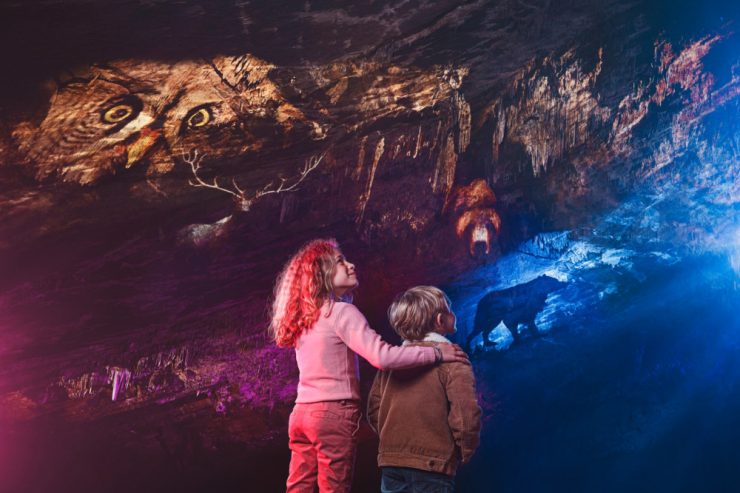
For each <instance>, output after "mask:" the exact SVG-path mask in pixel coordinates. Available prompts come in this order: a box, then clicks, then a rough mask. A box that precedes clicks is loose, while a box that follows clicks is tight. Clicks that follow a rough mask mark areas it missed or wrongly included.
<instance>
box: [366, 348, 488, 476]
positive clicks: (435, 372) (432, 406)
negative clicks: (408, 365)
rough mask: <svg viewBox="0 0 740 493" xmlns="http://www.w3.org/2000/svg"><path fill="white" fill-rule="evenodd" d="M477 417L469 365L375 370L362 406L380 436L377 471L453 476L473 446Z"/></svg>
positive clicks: (475, 446) (477, 434) (476, 439)
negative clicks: (391, 469)
mask: <svg viewBox="0 0 740 493" xmlns="http://www.w3.org/2000/svg"><path fill="white" fill-rule="evenodd" d="M414 345H429V343H424V342H418V343H415V344H414ZM480 415H481V411H480V407H478V401H477V398H476V394H475V377H474V376H473V369H472V367H471V366H470V365H469V364H465V363H442V364H440V365H437V366H425V367H419V368H412V369H408V370H393V371H379V372H378V373H377V375H375V381H374V382H373V387H372V389H371V390H370V396H369V399H368V407H367V416H368V420H369V421H370V426H372V427H373V429H374V430H375V431H376V433H378V435H379V436H380V446H379V448H378V466H380V467H385V466H392V467H411V468H414V469H421V470H424V471H432V472H439V473H443V474H448V475H454V474H455V471H456V470H457V466H458V464H459V463H461V462H462V463H465V462H468V461H469V460H470V458H471V457H472V455H473V452H475V449H476V448H477V447H478V443H479V441H480V427H481V423H480Z"/></svg>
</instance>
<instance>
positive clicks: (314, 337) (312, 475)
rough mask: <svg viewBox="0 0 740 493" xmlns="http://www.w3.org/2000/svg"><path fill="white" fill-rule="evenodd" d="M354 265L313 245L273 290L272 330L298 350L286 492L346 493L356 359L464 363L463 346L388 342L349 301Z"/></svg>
mask: <svg viewBox="0 0 740 493" xmlns="http://www.w3.org/2000/svg"><path fill="white" fill-rule="evenodd" d="M357 285H358V282H357V274H356V272H355V266H354V265H353V264H352V263H350V262H348V261H347V260H346V259H345V258H344V255H342V252H341V251H340V250H339V245H338V244H337V242H336V240H313V241H311V242H309V243H308V244H306V245H305V246H303V248H301V249H300V250H299V251H298V253H296V254H295V255H294V256H293V257H292V258H291V259H290V260H289V261H288V263H287V264H286V265H285V267H284V268H283V271H282V273H281V274H280V276H279V277H278V280H277V283H276V285H275V301H274V303H273V310H272V321H271V323H270V331H271V333H272V336H273V337H274V339H275V342H276V343H277V345H278V346H281V347H293V348H295V352H296V361H297V363H298V370H299V373H300V376H299V379H298V396H297V397H296V403H295V407H294V408H293V412H292V413H291V415H290V420H289V424H288V436H289V445H290V450H291V459H290V469H289V472H288V481H287V490H286V491H287V492H288V493H294V492H301V493H302V492H307V493H313V491H314V488H315V486H316V484H317V483H318V485H319V490H320V491H321V493H329V492H342V493H344V492H348V491H349V489H350V486H351V483H352V469H353V466H354V456H355V448H356V445H357V431H358V429H359V426H360V417H361V412H360V389H359V382H358V371H357V356H356V354H355V353H357V354H359V355H360V356H362V357H363V358H365V359H366V360H368V361H369V362H370V364H372V365H373V366H375V367H376V368H380V369H384V370H385V369H388V370H390V369H401V368H410V367H415V366H424V365H431V364H434V363H439V362H442V361H462V362H467V356H466V355H465V353H464V352H463V351H462V349H460V348H459V347H458V346H454V345H452V344H442V345H440V346H433V347H425V346H406V347H396V346H391V345H390V344H388V343H386V342H384V341H383V340H382V339H381V338H380V336H379V335H378V334H377V333H376V332H375V331H374V330H372V329H371V328H370V327H369V326H368V323H367V320H366V319H365V317H364V316H363V315H362V313H360V311H359V310H358V309H357V308H355V306H354V305H352V304H351V303H348V302H346V300H348V299H349V298H348V295H349V293H350V292H351V291H352V290H353V289H354V288H356V287H357Z"/></svg>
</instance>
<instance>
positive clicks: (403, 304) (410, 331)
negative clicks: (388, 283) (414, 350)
mask: <svg viewBox="0 0 740 493" xmlns="http://www.w3.org/2000/svg"><path fill="white" fill-rule="evenodd" d="M449 311H450V299H449V298H448V297H447V295H446V294H445V293H444V292H443V291H442V290H441V289H439V288H435V287H434V286H416V287H413V288H411V289H409V290H407V291H406V292H405V293H403V294H401V295H399V296H397V297H396V299H395V300H394V301H393V303H391V306H390V308H388V320H389V321H390V323H391V327H393V330H395V331H396V334H398V335H399V336H401V337H403V338H404V339H406V340H408V341H419V340H421V339H424V336H425V335H427V333H429V332H431V331H433V330H434V328H435V326H436V323H437V314H438V313H447V312H449Z"/></svg>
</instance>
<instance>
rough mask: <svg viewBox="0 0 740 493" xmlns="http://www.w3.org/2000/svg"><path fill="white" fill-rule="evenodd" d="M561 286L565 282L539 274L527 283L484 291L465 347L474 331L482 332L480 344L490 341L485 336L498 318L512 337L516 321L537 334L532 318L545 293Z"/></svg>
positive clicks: (496, 322)
mask: <svg viewBox="0 0 740 493" xmlns="http://www.w3.org/2000/svg"><path fill="white" fill-rule="evenodd" d="M564 286H565V283H564V282H561V281H558V280H557V279H554V278H552V277H549V276H540V277H538V278H536V279H533V280H532V281H529V282H527V283H524V284H518V285H516V286H513V287H511V288H507V289H502V290H500V291H493V292H490V293H488V294H486V295H485V296H484V297H483V298H481V300H480V301H479V302H478V309H477V310H476V312H475V325H474V327H473V332H472V333H471V334H470V336H469V337H468V340H467V346H468V348H470V343H471V341H472V340H473V339H474V338H475V337H476V336H477V335H478V334H481V335H482V337H483V343H484V345H489V344H491V343H490V342H489V341H488V336H489V335H490V333H491V331H492V330H493V329H494V328H496V326H497V325H498V324H499V323H501V322H502V321H503V322H504V324H506V326H507V327H508V328H509V330H510V331H511V333H512V335H513V336H514V339H515V340H516V339H519V338H520V334H519V332H518V330H517V327H518V326H519V324H524V325H526V326H527V327H528V330H529V331H530V333H532V334H537V326H536V325H535V322H534V319H535V317H536V316H537V314H538V313H539V312H540V311H542V309H543V308H544V306H545V300H546V299H547V295H548V294H550V293H552V292H554V291H557V290H559V289H561V288H563V287H564Z"/></svg>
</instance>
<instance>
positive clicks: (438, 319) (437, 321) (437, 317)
mask: <svg viewBox="0 0 740 493" xmlns="http://www.w3.org/2000/svg"><path fill="white" fill-rule="evenodd" d="M434 321H435V322H436V324H437V328H439V327H442V312H439V313H437V316H436V317H435V318H434Z"/></svg>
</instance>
